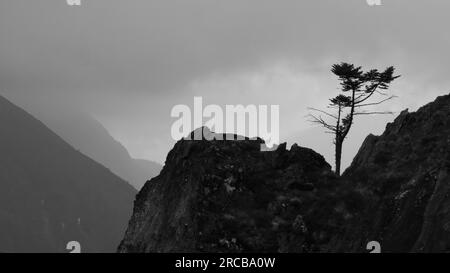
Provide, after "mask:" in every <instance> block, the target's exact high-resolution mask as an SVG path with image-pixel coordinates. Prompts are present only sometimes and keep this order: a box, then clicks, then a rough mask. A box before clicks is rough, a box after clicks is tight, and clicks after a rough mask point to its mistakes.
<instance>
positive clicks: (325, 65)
mask: <svg viewBox="0 0 450 273" xmlns="http://www.w3.org/2000/svg"><path fill="white" fill-rule="evenodd" d="M81 2H82V5H81V6H80V7H70V6H68V5H67V4H66V2H65V0H39V1H31V0H2V1H1V3H0V39H1V40H0V41H1V43H0V88H1V93H2V94H4V95H5V96H6V97H7V98H9V99H11V100H12V101H13V102H15V103H17V104H19V105H21V106H23V107H25V108H26V109H27V110H29V111H30V112H36V111H38V110H39V109H45V108H48V107H50V106H51V107H52V108H58V109H63V110H64V109H68V107H72V108H75V109H76V110H77V111H85V112H88V113H89V114H91V115H93V116H94V117H96V118H97V119H98V120H99V121H101V122H102V123H103V124H104V125H105V126H106V128H107V129H108V130H109V131H110V133H111V134H112V135H113V136H114V137H115V138H116V139H117V140H119V141H120V142H122V143H123V144H124V145H125V146H126V147H127V149H128V150H129V152H130V153H131V155H132V156H134V157H137V158H147V159H152V160H156V161H159V162H163V161H164V159H165V156H166V153H167V152H168V151H169V149H170V148H171V147H172V145H173V144H174V140H172V139H171V137H170V127H171V125H172V123H173V122H174V119H173V118H171V117H170V111H171V109H172V107H173V106H174V105H175V104H187V105H190V106H192V105H193V97H194V96H202V97H203V98H204V103H205V104H219V105H224V104H279V105H280V119H281V125H280V126H281V138H282V140H289V141H290V142H291V143H292V142H293V141H295V142H298V143H300V144H301V145H304V146H308V147H312V148H314V149H316V150H317V151H319V152H321V153H323V154H325V155H326V157H327V159H328V161H330V163H331V162H332V155H333V151H332V144H331V139H330V138H329V137H330V136H329V135H325V134H322V131H323V130H322V129H320V128H312V125H311V124H310V123H308V122H307V121H306V118H305V115H306V114H307V109H306V108H307V107H308V106H314V107H323V106H326V105H327V98H329V97H332V96H335V95H336V93H337V92H338V91H339V90H338V82H337V80H336V78H335V77H333V75H332V74H331V73H330V67H331V65H332V64H333V63H337V62H341V61H347V62H353V63H355V64H358V65H362V66H363V67H366V68H379V69H383V68H385V67H386V66H389V65H394V66H395V67H396V68H397V71H398V73H400V74H401V75H402V77H401V78H400V79H398V80H397V81H396V82H395V84H393V85H392V88H391V89H390V92H392V94H395V95H397V96H399V99H397V100H395V101H392V102H391V103H389V104H386V105H384V106H383V109H386V110H393V111H397V112H398V111H400V110H402V109H404V108H410V109H411V110H414V109H416V108H417V107H418V106H421V105H423V104H424V103H426V102H428V101H431V100H433V99H434V97H435V96H437V95H440V94H448V93H449V90H450V77H449V75H450V73H449V72H450V71H449V70H450V53H449V48H450V34H449V33H450V31H449V29H448V27H449V25H450V17H449V16H448V13H449V12H450V1H447V0H382V3H383V5H382V6H373V7H371V6H369V5H368V4H367V3H366V1H365V0H345V1H344V0H158V1H153V0H126V1H125V0H81ZM392 119H393V117H391V116H387V117H376V118H374V119H367V118H366V119H360V120H357V124H356V127H355V129H354V131H353V132H352V133H351V136H350V138H349V140H348V142H347V144H346V148H347V149H346V150H345V151H344V164H345V165H348V162H349V161H350V159H351V158H352V157H353V156H354V153H355V152H356V151H357V149H358V148H359V146H360V144H361V142H362V140H363V139H364V137H365V136H366V135H367V134H368V133H371V132H372V133H376V134H379V133H381V132H382V131H383V129H384V127H385V124H386V122H388V121H390V120H392Z"/></svg>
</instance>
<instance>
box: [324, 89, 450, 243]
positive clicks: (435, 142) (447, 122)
mask: <svg viewBox="0 0 450 273" xmlns="http://www.w3.org/2000/svg"><path fill="white" fill-rule="evenodd" d="M449 175H450V95H447V96H443V97H439V98H437V99H436V101H435V102H433V103H430V104H428V105H426V106H424V107H422V108H421V109H419V110H418V111H417V112H415V113H408V111H404V112H402V113H401V114H400V116H399V117H397V119H396V120H395V121H394V122H393V123H391V124H388V125H387V127H386V131H385V132H384V134H383V135H381V136H379V137H376V136H372V135H371V136H369V137H367V139H366V140H365V142H364V144H363V146H362V147H361V149H360V151H359V153H358V154H357V156H356V157H355V159H354V161H353V163H352V165H351V166H350V168H349V169H348V170H347V171H346V172H345V173H344V175H343V178H344V179H345V180H346V181H347V182H346V183H348V185H347V186H348V187H349V188H351V189H353V190H355V191H356V192H357V193H358V194H360V195H361V197H362V199H363V200H364V203H363V204H362V206H361V207H360V211H359V213H358V217H354V218H352V219H353V220H352V221H350V222H349V223H347V225H346V232H345V233H344V235H343V236H342V237H339V236H337V238H335V245H333V246H332V248H335V250H336V251H338V250H341V251H358V250H360V249H364V245H365V244H366V243H367V242H368V241H371V240H376V241H379V242H380V243H381V246H382V251H384V252H410V251H412V252H443V251H449V250H450V196H449V194H450V176H449Z"/></svg>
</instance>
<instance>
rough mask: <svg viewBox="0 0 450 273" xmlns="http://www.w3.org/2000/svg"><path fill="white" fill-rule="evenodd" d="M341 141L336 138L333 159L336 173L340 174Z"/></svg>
mask: <svg viewBox="0 0 450 273" xmlns="http://www.w3.org/2000/svg"><path fill="white" fill-rule="evenodd" d="M342 143H343V141H341V140H340V139H336V154H335V161H336V174H337V175H339V176H340V175H341V157H342Z"/></svg>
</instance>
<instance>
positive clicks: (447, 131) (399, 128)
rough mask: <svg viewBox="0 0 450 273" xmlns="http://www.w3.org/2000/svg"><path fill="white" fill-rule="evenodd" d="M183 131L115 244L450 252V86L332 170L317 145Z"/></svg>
mask: <svg viewBox="0 0 450 273" xmlns="http://www.w3.org/2000/svg"><path fill="white" fill-rule="evenodd" d="M260 143H261V140H259V141H248V140H246V141H207V140H201V141H187V140H180V141H178V142H177V144H176V145H175V147H174V148H173V149H172V151H170V153H169V154H168V156H167V160H166V164H165V166H164V168H163V170H162V172H161V174H160V175H159V176H157V177H155V178H153V179H152V180H150V181H149V182H147V183H146V184H145V186H144V187H143V189H142V190H141V191H140V192H139V194H138V195H137V197H136V201H135V206H134V212H133V217H132V218H131V221H130V223H129V226H128V230H127V232H126V235H125V238H124V239H123V240H122V242H121V244H120V246H119V249H118V251H119V252H191V251H197V252H366V251H367V250H366V245H367V243H368V242H370V241H378V242H379V243H381V248H382V251H383V252H410V251H414V252H446V251H450V236H449V235H450V176H449V172H450V95H447V96H443V97H439V98H437V99H436V101H435V102H433V103H430V104H428V105H426V106H424V107H422V108H421V109H420V110H418V111H417V112H416V113H408V112H407V111H405V112H403V113H402V114H401V115H400V116H399V117H398V118H397V119H396V120H395V121H394V122H393V123H391V124H388V125H387V127H386V131H385V132H384V134H383V135H381V136H379V137H376V136H369V137H368V138H367V139H366V141H365V142H364V144H363V146H362V147H361V149H360V150H359V153H358V155H357V156H356V157H355V159H354V161H353V163H352V165H351V167H350V168H349V169H348V170H347V171H346V172H345V173H344V175H343V176H342V177H339V178H338V177H336V176H335V175H334V174H333V173H332V172H331V168H330V166H329V165H328V163H326V162H325V160H324V159H323V157H322V156H321V155H319V154H317V153H315V152H314V151H312V150H310V149H307V148H302V147H299V146H297V145H293V146H292V147H291V149H290V150H287V149H286V145H285V144H281V145H280V146H279V147H278V149H277V150H276V151H272V152H260V150H259V145H260Z"/></svg>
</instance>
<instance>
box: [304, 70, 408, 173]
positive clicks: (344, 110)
mask: <svg viewBox="0 0 450 273" xmlns="http://www.w3.org/2000/svg"><path fill="white" fill-rule="evenodd" d="M394 71H395V68H394V67H393V66H391V67H388V68H386V70H384V71H383V72H379V71H378V70H377V69H372V70H369V71H367V72H363V71H362V70H361V67H355V66H354V65H353V64H349V63H340V64H335V65H333V67H332V69H331V72H333V74H335V75H336V76H337V77H338V79H339V81H340V85H341V91H342V93H341V94H339V95H338V96H336V97H334V98H332V99H330V102H331V103H330V104H329V105H328V108H331V109H334V113H330V112H328V111H324V110H320V109H316V108H309V109H310V110H311V111H313V112H315V113H316V114H310V115H309V117H310V118H311V121H312V122H314V123H318V124H320V125H322V126H323V127H325V128H326V129H327V131H328V133H331V134H333V135H334V145H335V149H336V150H335V152H336V153H335V164H336V174H337V175H340V174H341V157H342V145H343V143H344V140H345V139H346V137H347V136H348V133H349V132H350V129H351V128H352V125H353V122H354V119H355V116H357V115H377V114H393V113H392V112H388V111H386V112H374V111H367V110H363V109H364V108H367V107H372V106H375V105H379V104H382V103H383V102H386V101H388V100H391V99H393V98H394V97H395V96H389V95H388V94H387V93H386V92H384V90H387V89H388V88H389V84H390V83H391V82H392V81H393V80H395V79H397V78H398V77H400V76H394ZM377 96H378V97H379V96H382V97H384V98H378V100H375V101H373V100H369V99H373V98H375V97H377ZM323 116H325V117H326V118H325V119H324V118H323ZM330 119H332V120H333V121H331V122H329V120H330Z"/></svg>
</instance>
